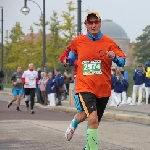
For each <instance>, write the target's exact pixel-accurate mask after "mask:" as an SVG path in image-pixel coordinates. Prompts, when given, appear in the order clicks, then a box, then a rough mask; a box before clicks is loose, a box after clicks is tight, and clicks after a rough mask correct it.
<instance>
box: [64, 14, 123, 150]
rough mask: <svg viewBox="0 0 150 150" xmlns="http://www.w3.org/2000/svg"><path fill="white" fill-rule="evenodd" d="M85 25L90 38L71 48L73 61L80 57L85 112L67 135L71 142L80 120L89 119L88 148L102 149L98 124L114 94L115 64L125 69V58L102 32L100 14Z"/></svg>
mask: <svg viewBox="0 0 150 150" xmlns="http://www.w3.org/2000/svg"><path fill="white" fill-rule="evenodd" d="M85 26H86V28H87V31H88V33H87V35H82V36H78V37H76V38H75V39H74V40H73V41H72V42H71V44H70V45H69V46H68V49H71V51H72V52H70V53H72V57H70V58H71V59H72V58H74V56H75V55H76V56H78V61H77V65H78V67H77V77H76V85H75V86H76V93H77V95H78V96H79V99H80V104H82V107H83V109H84V113H82V115H81V114H79V113H78V114H77V115H76V116H75V119H74V120H73V122H72V123H71V126H69V127H68V129H67V131H66V132H67V140H70V139H71V138H72V136H73V134H74V131H75V129H76V128H74V127H77V125H78V123H79V121H78V120H80V118H84V119H86V117H88V129H87V135H88V136H87V143H86V147H85V149H86V150H98V125H99V122H100V120H101V118H102V115H103V112H104V110H105V107H106V105H107V102H108V99H109V96H110V95H111V65H112V61H113V62H114V63H116V64H117V65H118V66H119V67H123V66H124V64H125V55H124V53H123V52H122V50H121V49H120V48H119V47H118V46H117V44H116V43H115V42H114V41H113V40H112V39H111V38H109V37H107V36H105V35H103V34H102V33H101V31H100V27H101V19H100V16H99V14H98V13H97V12H91V13H88V15H87V16H86V19H85ZM70 56H71V55H70ZM65 59H67V58H65ZM64 62H65V61H64Z"/></svg>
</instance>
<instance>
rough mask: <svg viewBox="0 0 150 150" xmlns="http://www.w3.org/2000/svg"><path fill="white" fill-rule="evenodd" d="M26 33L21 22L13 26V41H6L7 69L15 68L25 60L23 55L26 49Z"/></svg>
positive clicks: (11, 34)
mask: <svg viewBox="0 0 150 150" xmlns="http://www.w3.org/2000/svg"><path fill="white" fill-rule="evenodd" d="M24 35H25V34H24V33H23V31H22V28H21V26H20V23H19V22H17V23H16V24H15V26H14V27H13V28H12V30H11V33H10V36H9V39H10V41H11V42H9V40H8V41H6V45H5V51H4V57H5V59H4V65H5V66H4V67H5V69H6V70H14V69H15V68H16V66H18V65H21V62H22V61H23V58H24V59H25V58H26V57H22V54H23V49H24V45H25V42H24Z"/></svg>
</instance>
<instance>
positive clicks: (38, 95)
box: [36, 88, 43, 103]
mask: <svg viewBox="0 0 150 150" xmlns="http://www.w3.org/2000/svg"><path fill="white" fill-rule="evenodd" d="M36 95H37V100H38V102H39V103H43V99H42V97H41V91H40V88H36Z"/></svg>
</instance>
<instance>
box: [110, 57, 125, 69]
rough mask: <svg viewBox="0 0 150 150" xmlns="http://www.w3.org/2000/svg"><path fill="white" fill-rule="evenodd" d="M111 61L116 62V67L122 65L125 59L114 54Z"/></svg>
mask: <svg viewBox="0 0 150 150" xmlns="http://www.w3.org/2000/svg"><path fill="white" fill-rule="evenodd" d="M112 61H113V62H114V63H116V65H117V66H118V67H124V65H125V59H124V58H122V57H119V56H116V57H115V58H114V59H112Z"/></svg>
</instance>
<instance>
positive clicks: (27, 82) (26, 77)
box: [21, 63, 39, 114]
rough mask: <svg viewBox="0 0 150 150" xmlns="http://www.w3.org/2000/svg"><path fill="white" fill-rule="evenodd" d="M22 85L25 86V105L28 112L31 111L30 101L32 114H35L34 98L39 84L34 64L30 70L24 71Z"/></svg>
mask: <svg viewBox="0 0 150 150" xmlns="http://www.w3.org/2000/svg"><path fill="white" fill-rule="evenodd" d="M21 80H22V83H23V84H24V93H25V103H26V107H27V111H28V110H29V101H30V110H31V114H34V110H33V107H34V97H35V91H36V84H37V83H38V82H39V79H38V72H37V71H35V70H34V65H33V63H30V64H29V65H28V70H26V71H24V73H23V75H22V78H21Z"/></svg>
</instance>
